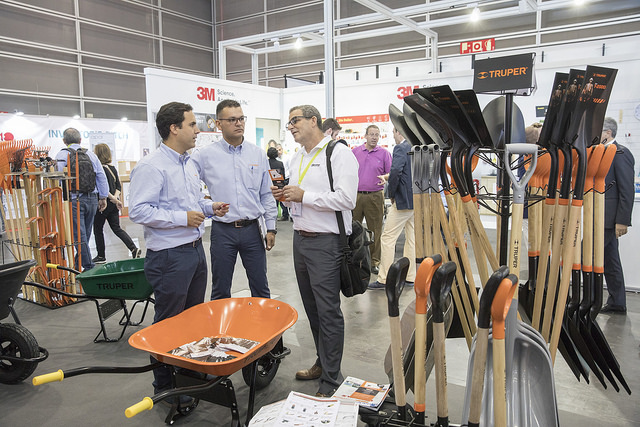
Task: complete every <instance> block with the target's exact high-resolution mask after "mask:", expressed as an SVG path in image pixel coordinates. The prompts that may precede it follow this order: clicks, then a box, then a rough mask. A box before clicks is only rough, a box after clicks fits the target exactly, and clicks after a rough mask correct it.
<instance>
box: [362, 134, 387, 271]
mask: <svg viewBox="0 0 640 427" xmlns="http://www.w3.org/2000/svg"><path fill="white" fill-rule="evenodd" d="M364 138H365V143H364V144H362V145H360V146H358V147H354V149H353V154H355V156H356V159H358V163H359V164H360V169H359V170H358V179H359V183H358V201H357V202H356V208H355V209H354V210H353V219H355V220H356V221H360V222H362V218H365V219H366V221H367V228H368V229H369V230H371V231H373V245H371V272H372V273H374V274H378V271H379V265H380V235H381V234H382V218H383V216H384V193H383V189H384V179H383V178H381V176H383V175H386V174H388V173H389V171H390V170H391V161H392V158H391V153H389V151H387V150H386V149H384V148H382V147H378V141H379V140H380V128H379V127H378V126H376V125H369V126H367V130H366V132H365V135H364Z"/></svg>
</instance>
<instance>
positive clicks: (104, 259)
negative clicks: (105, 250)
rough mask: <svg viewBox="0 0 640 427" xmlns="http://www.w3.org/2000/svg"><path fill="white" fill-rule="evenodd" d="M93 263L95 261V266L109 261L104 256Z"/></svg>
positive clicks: (95, 259)
mask: <svg viewBox="0 0 640 427" xmlns="http://www.w3.org/2000/svg"><path fill="white" fill-rule="evenodd" d="M91 261H93V263H94V264H104V263H105V262H107V259H106V258H105V257H103V256H97V257H95V258H94V259H92V260H91Z"/></svg>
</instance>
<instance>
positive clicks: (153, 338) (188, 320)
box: [129, 298, 298, 376]
mask: <svg viewBox="0 0 640 427" xmlns="http://www.w3.org/2000/svg"><path fill="white" fill-rule="evenodd" d="M297 319H298V312H297V311H296V310H295V309H294V308H293V307H291V306H290V305H288V304H286V303H283V302H281V301H277V300H273V299H266V298H227V299H222V300H215V301H210V302H207V303H203V304H199V305H197V306H195V307H191V308H189V309H187V310H185V311H183V312H182V313H180V314H178V315H177V316H174V317H170V318H168V319H165V320H162V321H160V322H158V323H155V324H153V325H151V326H149V327H146V328H144V329H142V330H141V331H138V332H136V333H135V334H133V335H131V337H129V344H130V345H131V346H132V347H134V348H137V349H139V350H143V351H146V352H148V353H150V354H151V355H152V356H153V357H155V358H156V359H157V360H158V361H160V362H162V363H165V364H168V365H174V366H178V367H181V368H185V369H191V370H194V371H198V372H202V373H206V374H210V375H215V376H227V375H231V374H233V373H234V372H236V371H238V370H240V369H242V368H243V367H245V366H247V365H249V364H250V363H252V362H253V361H255V360H257V359H258V358H260V357H261V356H263V355H265V354H266V353H268V352H269V351H270V350H271V349H273V347H274V346H275V345H276V343H277V342H278V340H279V339H280V337H281V336H282V334H283V333H284V331H286V330H287V329H289V328H290V327H291V326H293V324H294V323H296V321H297ZM204 337H234V338H245V339H249V340H253V341H257V342H258V343H259V344H258V345H256V346H255V347H254V348H252V349H251V350H249V351H248V352H246V353H245V354H240V353H235V352H233V353H232V354H233V355H234V356H237V357H236V358H235V359H231V360H227V361H224V362H215V363H212V362H201V361H197V360H193V359H187V358H185V357H181V356H174V355H172V354H170V353H169V352H170V351H171V350H173V349H174V348H177V347H179V346H181V345H183V344H187V343H190V342H192V341H197V340H200V339H202V338H204Z"/></svg>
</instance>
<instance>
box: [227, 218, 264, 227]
mask: <svg viewBox="0 0 640 427" xmlns="http://www.w3.org/2000/svg"><path fill="white" fill-rule="evenodd" d="M256 222H258V220H257V219H239V220H237V221H233V222H220V224H226V225H233V226H234V227H235V228H242V227H246V226H248V225H251V224H253V223H256Z"/></svg>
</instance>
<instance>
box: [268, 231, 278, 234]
mask: <svg viewBox="0 0 640 427" xmlns="http://www.w3.org/2000/svg"><path fill="white" fill-rule="evenodd" d="M267 233H273V234H278V230H267Z"/></svg>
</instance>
